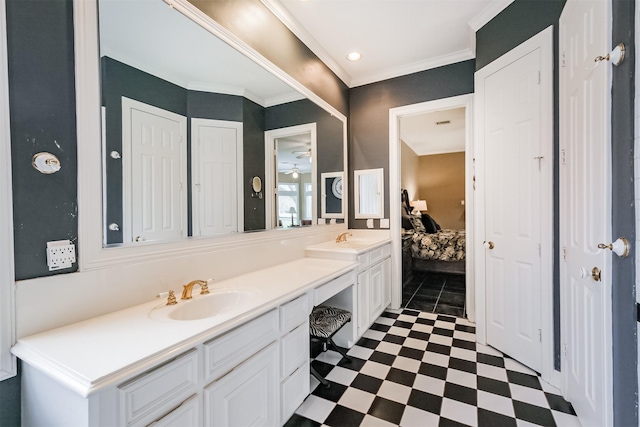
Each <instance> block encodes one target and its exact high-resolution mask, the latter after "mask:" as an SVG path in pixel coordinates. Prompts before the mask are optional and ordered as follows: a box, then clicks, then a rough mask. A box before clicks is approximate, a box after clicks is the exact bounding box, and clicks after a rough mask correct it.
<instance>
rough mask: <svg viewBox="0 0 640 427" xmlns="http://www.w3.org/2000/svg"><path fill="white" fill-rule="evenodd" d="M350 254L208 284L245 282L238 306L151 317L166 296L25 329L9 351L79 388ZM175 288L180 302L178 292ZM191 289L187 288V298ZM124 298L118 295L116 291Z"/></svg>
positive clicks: (222, 325) (242, 316) (94, 385)
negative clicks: (190, 316)
mask: <svg viewBox="0 0 640 427" xmlns="http://www.w3.org/2000/svg"><path fill="white" fill-rule="evenodd" d="M355 267H356V264H355V263H353V262H352V261H340V260H332V259H322V258H301V259H298V260H295V261H292V262H288V263H284V264H279V265H276V266H273V267H269V268H266V269H263V270H259V271H255V272H251V273H247V274H243V275H240V276H237V277H234V278H231V279H227V280H224V281H220V282H215V281H214V282H213V284H212V285H210V287H209V289H210V290H211V291H215V290H216V289H220V288H224V289H250V290H253V291H255V292H257V293H258V297H257V298H256V299H255V300H254V301H252V302H251V304H250V305H249V306H247V307H245V309H244V311H242V312H240V313H238V312H231V313H227V314H222V315H220V316H216V317H211V318H206V319H201V320H188V321H183V320H168V319H167V320H154V319H152V318H151V317H150V313H151V311H152V310H154V309H155V310H162V309H163V308H164V307H165V302H166V299H165V298H163V299H154V300H153V301H150V302H148V303H145V304H140V305H137V306H134V307H131V308H128V309H125V310H120V311H117V312H114V313H110V314H107V315H104V316H100V317H96V318H93V319H89V320H86V321H83V322H79V323H74V324H72V325H68V326H64V327H61V328H57V329H53V330H51V331H47V332H43V333H39V334H36V335H31V336H28V337H24V338H21V339H20V340H18V342H17V343H16V345H15V346H14V347H13V348H12V349H11V351H12V353H13V354H15V355H16V356H17V357H19V358H20V359H22V360H23V361H24V362H26V363H28V364H30V365H31V366H34V367H35V368H38V369H40V370H41V371H43V372H45V373H46V374H48V375H50V376H51V377H53V378H55V379H57V380H58V381H59V382H62V383H63V384H65V385H66V386H67V387H68V388H70V389H72V390H74V391H75V392H76V393H78V394H80V395H81V396H88V395H89V394H91V393H93V392H95V391H97V390H99V389H102V388H104V387H106V386H109V385H112V384H114V383H116V382H118V381H122V380H123V379H125V378H128V377H130V376H132V375H136V374H138V373H141V372H143V371H145V370H147V369H149V368H151V367H152V366H154V365H156V364H158V363H160V362H162V361H163V360H167V359H169V358H171V357H173V356H175V355H177V354H179V353H181V352H183V351H185V350H187V349H189V348H191V347H192V346H194V345H196V344H198V343H200V342H202V341H204V340H207V339H211V338H213V337H215V336H218V335H220V334H222V333H224V332H226V331H228V330H230V329H232V328H234V327H236V326H239V325H241V324H242V323H245V322H246V321H248V320H250V319H252V318H255V317H257V316H259V315H260V314H262V313H265V312H267V311H269V310H270V309H272V308H274V307H276V306H278V305H280V304H282V303H284V302H286V301H288V300H291V299H293V298H295V297H297V296H298V295H301V294H303V293H304V292H306V291H307V290H309V289H313V288H315V287H317V286H318V285H321V284H323V283H325V282H327V281H329V280H332V279H334V278H336V277H339V276H341V275H343V274H345V273H348V272H350V271H351V270H353V269H354V268H355ZM178 287H181V286H180V285H178V284H177V285H176V286H175V288H176V294H177V295H176V296H177V298H178V301H179V302H178V304H180V300H179V298H180V292H179V291H178V290H177V288H178ZM198 293H199V289H198V288H197V287H196V288H195V289H194V292H193V295H194V299H195V298H197V297H198ZM123 298H126V295H123Z"/></svg>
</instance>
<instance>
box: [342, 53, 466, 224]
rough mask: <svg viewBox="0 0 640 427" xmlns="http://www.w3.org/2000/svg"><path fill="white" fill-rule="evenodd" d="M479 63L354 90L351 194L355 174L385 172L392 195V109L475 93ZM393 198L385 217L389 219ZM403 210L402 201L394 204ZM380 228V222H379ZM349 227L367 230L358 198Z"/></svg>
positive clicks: (350, 158) (349, 157)
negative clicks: (359, 213) (356, 214)
mask: <svg viewBox="0 0 640 427" xmlns="http://www.w3.org/2000/svg"><path fill="white" fill-rule="evenodd" d="M474 71H475V61H473V60H471V61H464V62H458V63H456V64H451V65H446V66H444V67H439V68H434V69H432V70H427V71H422V72H419V73H415V74H410V75H408V76H403V77H397V78H395V79H389V80H385V81H382V82H377V83H372V84H368V85H366V86H360V87H356V88H352V89H351V94H350V109H349V117H350V119H351V125H350V126H349V130H350V143H349V155H348V159H349V178H350V179H349V194H354V193H353V171H354V170H358V169H371V168H384V184H385V185H384V191H385V194H389V109H390V108H395V107H400V106H403V105H410V104H416V103H419V102H425V101H433V100H435V99H442V98H449V97H452V96H458V95H464V94H468V93H472V92H473V73H474ZM389 203H390V201H389V197H385V207H384V217H385V218H389ZM393 208H394V209H399V208H400V200H398V201H393ZM376 224H377V221H376ZM349 227H350V228H366V220H361V219H359V220H356V219H355V218H354V198H353V197H350V198H349Z"/></svg>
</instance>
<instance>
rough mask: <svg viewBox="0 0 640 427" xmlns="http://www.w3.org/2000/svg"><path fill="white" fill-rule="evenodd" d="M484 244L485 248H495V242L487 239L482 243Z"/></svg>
mask: <svg viewBox="0 0 640 427" xmlns="http://www.w3.org/2000/svg"><path fill="white" fill-rule="evenodd" d="M482 246H484V247H485V248H487V249H493V248H494V244H493V242H486V241H485V242H484V243H483V244H482Z"/></svg>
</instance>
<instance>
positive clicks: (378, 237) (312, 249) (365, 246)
mask: <svg viewBox="0 0 640 427" xmlns="http://www.w3.org/2000/svg"><path fill="white" fill-rule="evenodd" d="M348 233H352V236H347V240H346V241H344V242H339V243H338V242H336V241H333V240H332V241H329V242H323V243H318V244H315V245H310V246H307V247H306V248H305V254H306V256H308V257H320V258H331V259H351V260H356V259H357V256H358V255H359V254H361V253H364V252H368V251H370V250H373V249H376V248H378V247H380V246H383V245H385V244H387V243H390V242H391V238H390V237H389V233H388V232H387V231H383V230H348Z"/></svg>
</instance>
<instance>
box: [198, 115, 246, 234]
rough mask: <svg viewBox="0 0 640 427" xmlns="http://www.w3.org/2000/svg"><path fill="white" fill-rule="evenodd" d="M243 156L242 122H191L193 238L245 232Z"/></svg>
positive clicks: (204, 120)
mask: <svg viewBox="0 0 640 427" xmlns="http://www.w3.org/2000/svg"><path fill="white" fill-rule="evenodd" d="M242 153H243V144H242V123H241V122H229V121H222V120H210V119H191V173H192V179H191V182H192V200H193V201H192V209H193V212H192V219H193V220H192V224H193V235H194V236H215V235H220V234H227V233H237V232H238V231H242V230H243V229H244V225H243V222H244V215H242V212H243V209H242V208H241V205H242V200H243V198H242V197H238V196H239V195H240V196H242V186H241V183H242Z"/></svg>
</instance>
